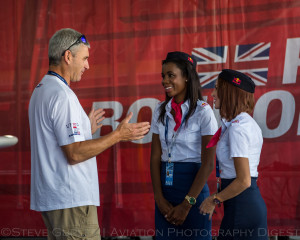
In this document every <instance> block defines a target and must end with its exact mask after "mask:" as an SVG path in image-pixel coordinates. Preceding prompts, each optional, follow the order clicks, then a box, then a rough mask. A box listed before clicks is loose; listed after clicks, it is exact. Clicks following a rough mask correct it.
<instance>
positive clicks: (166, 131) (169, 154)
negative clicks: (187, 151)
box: [165, 114, 187, 162]
mask: <svg viewBox="0 0 300 240" xmlns="http://www.w3.org/2000/svg"><path fill="white" fill-rule="evenodd" d="M186 115H187V114H185V116H184V117H183V119H182V121H181V124H180V127H179V128H178V129H177V131H176V133H175V134H174V135H173V137H172V142H171V145H170V146H169V142H168V130H169V116H168V115H167V118H166V127H165V140H166V144H167V148H168V158H169V162H171V151H172V149H173V146H174V144H175V140H176V138H177V136H178V133H179V131H180V129H181V126H182V125H183V123H184V122H185V119H186Z"/></svg>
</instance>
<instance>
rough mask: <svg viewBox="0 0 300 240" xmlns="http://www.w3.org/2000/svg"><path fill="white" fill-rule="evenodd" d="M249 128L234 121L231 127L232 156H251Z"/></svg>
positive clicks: (230, 145)
mask: <svg viewBox="0 0 300 240" xmlns="http://www.w3.org/2000/svg"><path fill="white" fill-rule="evenodd" d="M248 134H249V133H248V132H247V129H246V128H245V127H243V126H241V125H240V124H239V123H234V124H232V125H231V126H230V128H229V149H230V158H233V157H243V158H249V145H250V142H249V136H248Z"/></svg>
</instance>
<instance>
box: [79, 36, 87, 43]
mask: <svg viewBox="0 0 300 240" xmlns="http://www.w3.org/2000/svg"><path fill="white" fill-rule="evenodd" d="M80 40H81V42H83V43H86V38H85V36H84V35H82V36H81V37H80Z"/></svg>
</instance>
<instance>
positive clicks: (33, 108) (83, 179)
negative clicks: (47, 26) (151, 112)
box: [29, 29, 150, 240]
mask: <svg viewBox="0 0 300 240" xmlns="http://www.w3.org/2000/svg"><path fill="white" fill-rule="evenodd" d="M89 47H90V45H89V43H88V41H87V39H86V37H85V36H84V35H82V34H81V33H79V32H77V31H75V30H73V29H61V30H59V31H57V32H56V33H55V34H54V35H53V36H52V38H51V39H50V41H49V51H48V55H49V71H48V73H47V74H46V75H45V76H44V77H43V79H42V80H41V82H40V83H39V84H38V85H37V86H36V88H35V89H34V91H33V94H32V96H31V99H30V104H29V122H30V139H31V200H30V208H31V209H32V210H36V211H40V212H41V213H42V217H43V220H44V222H45V225H46V226H47V229H48V239H77V238H78V239H83V238H84V239H97V240H98V239H101V237H100V229H99V224H98V217H97V209H96V206H99V205H100V200H99V186H98V172H97V163H96V157H95V156H97V155H98V154H99V153H101V152H103V151H104V150H106V149H107V148H109V147H111V146H113V145H114V144H116V143H118V142H120V141H129V140H137V139H141V138H143V137H144V135H145V134H146V133H147V132H148V131H149V128H150V124H149V123H148V122H143V123H128V122H129V120H130V118H131V116H132V113H130V114H129V115H128V116H127V117H126V118H125V119H124V120H123V121H122V122H121V123H120V124H119V126H118V128H117V129H116V130H115V131H113V132H111V133H109V134H107V135H106V136H103V137H101V138H98V139H92V134H93V133H94V132H95V131H96V130H97V129H98V128H99V127H101V124H100V122H101V121H102V120H103V114H104V111H103V109H98V110H96V111H94V110H92V111H91V113H90V114H89V116H87V115H86V113H85V111H84V110H83V108H82V106H81V105H80V103H79V101H78V98H77V97H76V95H75V93H74V92H73V91H72V90H71V88H70V83H71V82H77V81H80V80H81V77H82V74H83V73H84V71H85V70H87V69H89V63H88V57H89Z"/></svg>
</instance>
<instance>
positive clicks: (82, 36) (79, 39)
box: [62, 35, 87, 56]
mask: <svg viewBox="0 0 300 240" xmlns="http://www.w3.org/2000/svg"><path fill="white" fill-rule="evenodd" d="M79 43H87V40H86V37H85V36H84V35H81V36H80V37H79V38H78V39H77V40H76V41H75V42H74V43H73V44H72V45H71V46H70V47H68V48H67V49H66V50H65V51H64V52H63V53H62V56H63V55H65V52H66V51H68V50H70V48H71V47H73V46H74V45H76V44H79Z"/></svg>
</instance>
